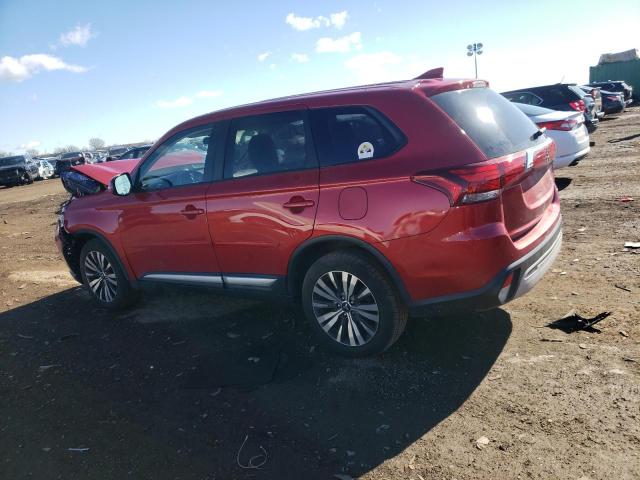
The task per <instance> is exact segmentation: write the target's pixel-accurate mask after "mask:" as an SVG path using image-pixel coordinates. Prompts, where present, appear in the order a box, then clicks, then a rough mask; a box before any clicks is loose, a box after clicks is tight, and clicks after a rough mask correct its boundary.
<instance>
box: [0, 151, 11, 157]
mask: <svg viewBox="0 0 640 480" xmlns="http://www.w3.org/2000/svg"><path fill="white" fill-rule="evenodd" d="M11 156H13V152H5V151H4V150H0V158H4V157H11Z"/></svg>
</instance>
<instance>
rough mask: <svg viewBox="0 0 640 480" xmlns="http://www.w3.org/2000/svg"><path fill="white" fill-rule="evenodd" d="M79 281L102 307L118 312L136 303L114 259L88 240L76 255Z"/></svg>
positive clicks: (95, 241)
mask: <svg viewBox="0 0 640 480" xmlns="http://www.w3.org/2000/svg"><path fill="white" fill-rule="evenodd" d="M80 272H81V274H82V281H83V283H84V285H85V287H86V288H87V290H88V291H89V293H90V294H91V296H92V297H93V298H94V299H95V300H96V301H97V302H98V303H99V304H100V305H101V306H103V307H105V308H109V309H113V310H118V309H121V308H125V307H127V306H128V305H130V304H131V303H132V302H133V301H135V299H136V294H135V293H136V292H135V290H134V289H133V288H132V287H131V284H130V283H129V280H128V279H127V277H126V275H125V274H124V272H123V271H122V268H120V264H119V263H118V261H117V259H116V258H115V257H114V255H113V254H112V253H111V251H110V249H109V248H107V247H106V246H105V245H104V243H103V242H101V241H100V240H97V239H96V240H90V241H89V242H87V243H86V244H85V245H84V247H82V251H81V253H80Z"/></svg>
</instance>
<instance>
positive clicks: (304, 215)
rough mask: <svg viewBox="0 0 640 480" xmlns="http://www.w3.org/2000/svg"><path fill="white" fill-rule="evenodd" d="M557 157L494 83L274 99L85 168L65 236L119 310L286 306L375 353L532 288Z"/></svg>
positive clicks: (552, 250) (440, 82) (546, 248)
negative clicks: (225, 295) (167, 294)
mask: <svg viewBox="0 0 640 480" xmlns="http://www.w3.org/2000/svg"><path fill="white" fill-rule="evenodd" d="M554 155H555V146H554V144H553V142H552V141H551V140H550V139H548V138H546V137H545V136H544V132H543V131H539V130H538V129H537V127H536V126H535V125H534V124H533V123H532V122H531V121H530V120H529V119H528V118H527V117H526V116H525V115H524V114H523V113H522V112H520V110H518V108H517V107H515V106H514V105H512V104H511V103H510V102H509V101H508V100H506V99H505V98H503V97H502V96H500V95H499V94H497V93H495V92H494V91H492V90H490V89H489V88H488V85H487V84H486V82H484V81H478V80H448V79H442V78H426V79H425V78H418V79H414V80H410V81H402V82H397V83H388V84H381V85H372V86H366V87H356V88H347V89H342V90H334V91H328V92H320V93H311V94H306V95H299V96H294V97H287V98H281V99H276V100H269V101H265V102H260V103H256V104H251V105H245V106H241V107H236V108H230V109H227V110H223V111H219V112H214V113H210V114H207V115H203V116H201V117H197V118H194V119H192V120H189V121H187V122H185V123H182V124H181V125H178V126H177V127H175V128H174V129H172V130H171V131H169V132H168V133H167V134H166V135H165V136H164V137H163V138H161V139H160V140H159V141H158V142H157V143H156V144H155V145H154V146H153V147H152V148H151V149H150V150H149V151H148V152H147V153H146V155H145V156H144V157H143V158H142V159H140V160H123V161H120V162H113V163H109V164H101V165H86V166H79V167H74V170H76V171H79V172H81V173H83V174H84V176H82V177H83V178H86V177H91V178H92V179H93V180H90V179H87V180H88V181H90V182H91V181H95V182H97V183H98V184H99V185H100V188H99V189H97V190H98V193H94V194H90V195H85V196H80V197H79V198H74V197H72V198H71V200H69V201H68V202H67V203H66V204H65V205H64V206H63V210H62V214H61V216H60V221H59V228H58V233H57V242H58V244H59V247H60V249H61V251H62V252H63V254H64V257H65V259H66V261H67V262H68V264H69V267H70V269H71V272H72V273H73V275H74V276H75V278H76V279H77V280H78V281H80V282H82V283H84V284H85V285H86V286H87V287H88V290H89V291H90V292H91V294H92V295H93V297H94V298H95V300H96V301H97V302H98V303H99V304H101V305H103V306H105V307H110V308H119V307H123V306H125V305H127V304H128V303H129V302H130V301H131V300H132V299H133V298H134V297H135V291H136V290H137V289H138V288H139V287H140V286H141V285H142V284H144V283H146V282H165V283H175V284H186V285H197V286H207V287H213V288H215V289H218V290H219V291H232V290H235V291H238V290H242V291H244V292H246V293H262V294H266V295H267V296H270V297H274V296H286V297H290V298H292V299H295V300H297V301H299V302H301V303H302V306H303V308H304V311H305V313H306V316H307V317H308V319H309V321H310V322H311V325H313V328H314V329H315V330H316V331H317V333H318V335H319V337H320V338H321V339H322V341H324V343H325V344H326V345H327V346H329V347H331V348H333V349H335V350H337V351H338V352H340V353H343V354H347V355H369V354H376V353H380V352H382V351H384V350H385V349H387V348H388V347H389V346H391V345H392V344H393V343H394V342H395V341H396V340H397V339H398V337H399V336H400V335H401V333H402V331H403V330H404V328H405V324H406V321H407V317H408V316H409V315H429V314H432V315H433V314H438V313H445V312H452V311H458V310H465V309H475V310H482V309H489V308H492V307H496V306H499V305H502V304H504V303H506V302H508V301H510V300H512V299H514V298H516V297H518V296H520V295H522V294H524V293H525V292H527V291H528V290H529V289H531V288H532V287H533V286H534V285H535V283H536V282H537V281H538V280H539V279H540V278H541V277H542V275H543V274H544V273H545V271H546V270H547V269H548V268H549V266H550V265H551V264H552V262H553V260H554V259H555V257H556V255H557V254H558V252H559V250H560V245H561V237H562V232H561V216H560V204H559V200H558V194H557V190H556V187H555V183H554V177H553V171H552V168H551V165H552V161H553V157H554ZM76 175H77V173H76Z"/></svg>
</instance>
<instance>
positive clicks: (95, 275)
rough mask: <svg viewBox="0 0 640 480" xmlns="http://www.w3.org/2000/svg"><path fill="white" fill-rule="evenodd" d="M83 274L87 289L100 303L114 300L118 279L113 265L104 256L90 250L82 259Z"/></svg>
mask: <svg viewBox="0 0 640 480" xmlns="http://www.w3.org/2000/svg"><path fill="white" fill-rule="evenodd" d="M84 273H85V276H86V277H87V283H88V284H89V288H91V291H92V292H93V293H94V294H95V296H96V297H98V298H99V299H100V300H101V301H103V302H106V303H111V302H113V301H114V300H115V298H116V293H117V291H118V279H117V277H116V272H115V270H114V269H113V265H111V263H110V262H109V259H107V257H106V256H104V254H102V253H101V252H98V251H95V250H92V251H91V252H89V253H88V254H87V255H86V257H85V258H84Z"/></svg>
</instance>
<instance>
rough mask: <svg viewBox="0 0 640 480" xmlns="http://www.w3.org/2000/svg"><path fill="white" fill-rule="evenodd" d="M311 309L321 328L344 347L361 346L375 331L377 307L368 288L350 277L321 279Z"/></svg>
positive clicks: (336, 275)
mask: <svg viewBox="0 0 640 480" xmlns="http://www.w3.org/2000/svg"><path fill="white" fill-rule="evenodd" d="M312 305H313V313H314V315H315V318H316V320H317V322H318V323H319V324H320V327H322V329H323V330H324V331H325V333H326V334H327V335H329V336H330V337H331V338H332V339H333V340H335V341H336V342H338V343H341V344H343V345H348V346H351V347H359V346H362V345H364V344H366V343H368V342H369V341H370V340H371V339H372V338H373V337H374V335H375V334H376V332H377V331H378V325H379V323H380V310H379V308H378V303H377V302H376V299H375V297H374V296H373V293H372V292H371V290H369V287H367V286H366V285H365V283H364V282H363V281H362V280H360V279H359V278H358V277H356V276H355V275H353V274H351V273H348V272H344V271H332V272H327V273H325V274H324V275H322V276H321V277H320V278H319V279H318V280H317V281H316V283H315V285H314V287H313V293H312Z"/></svg>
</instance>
